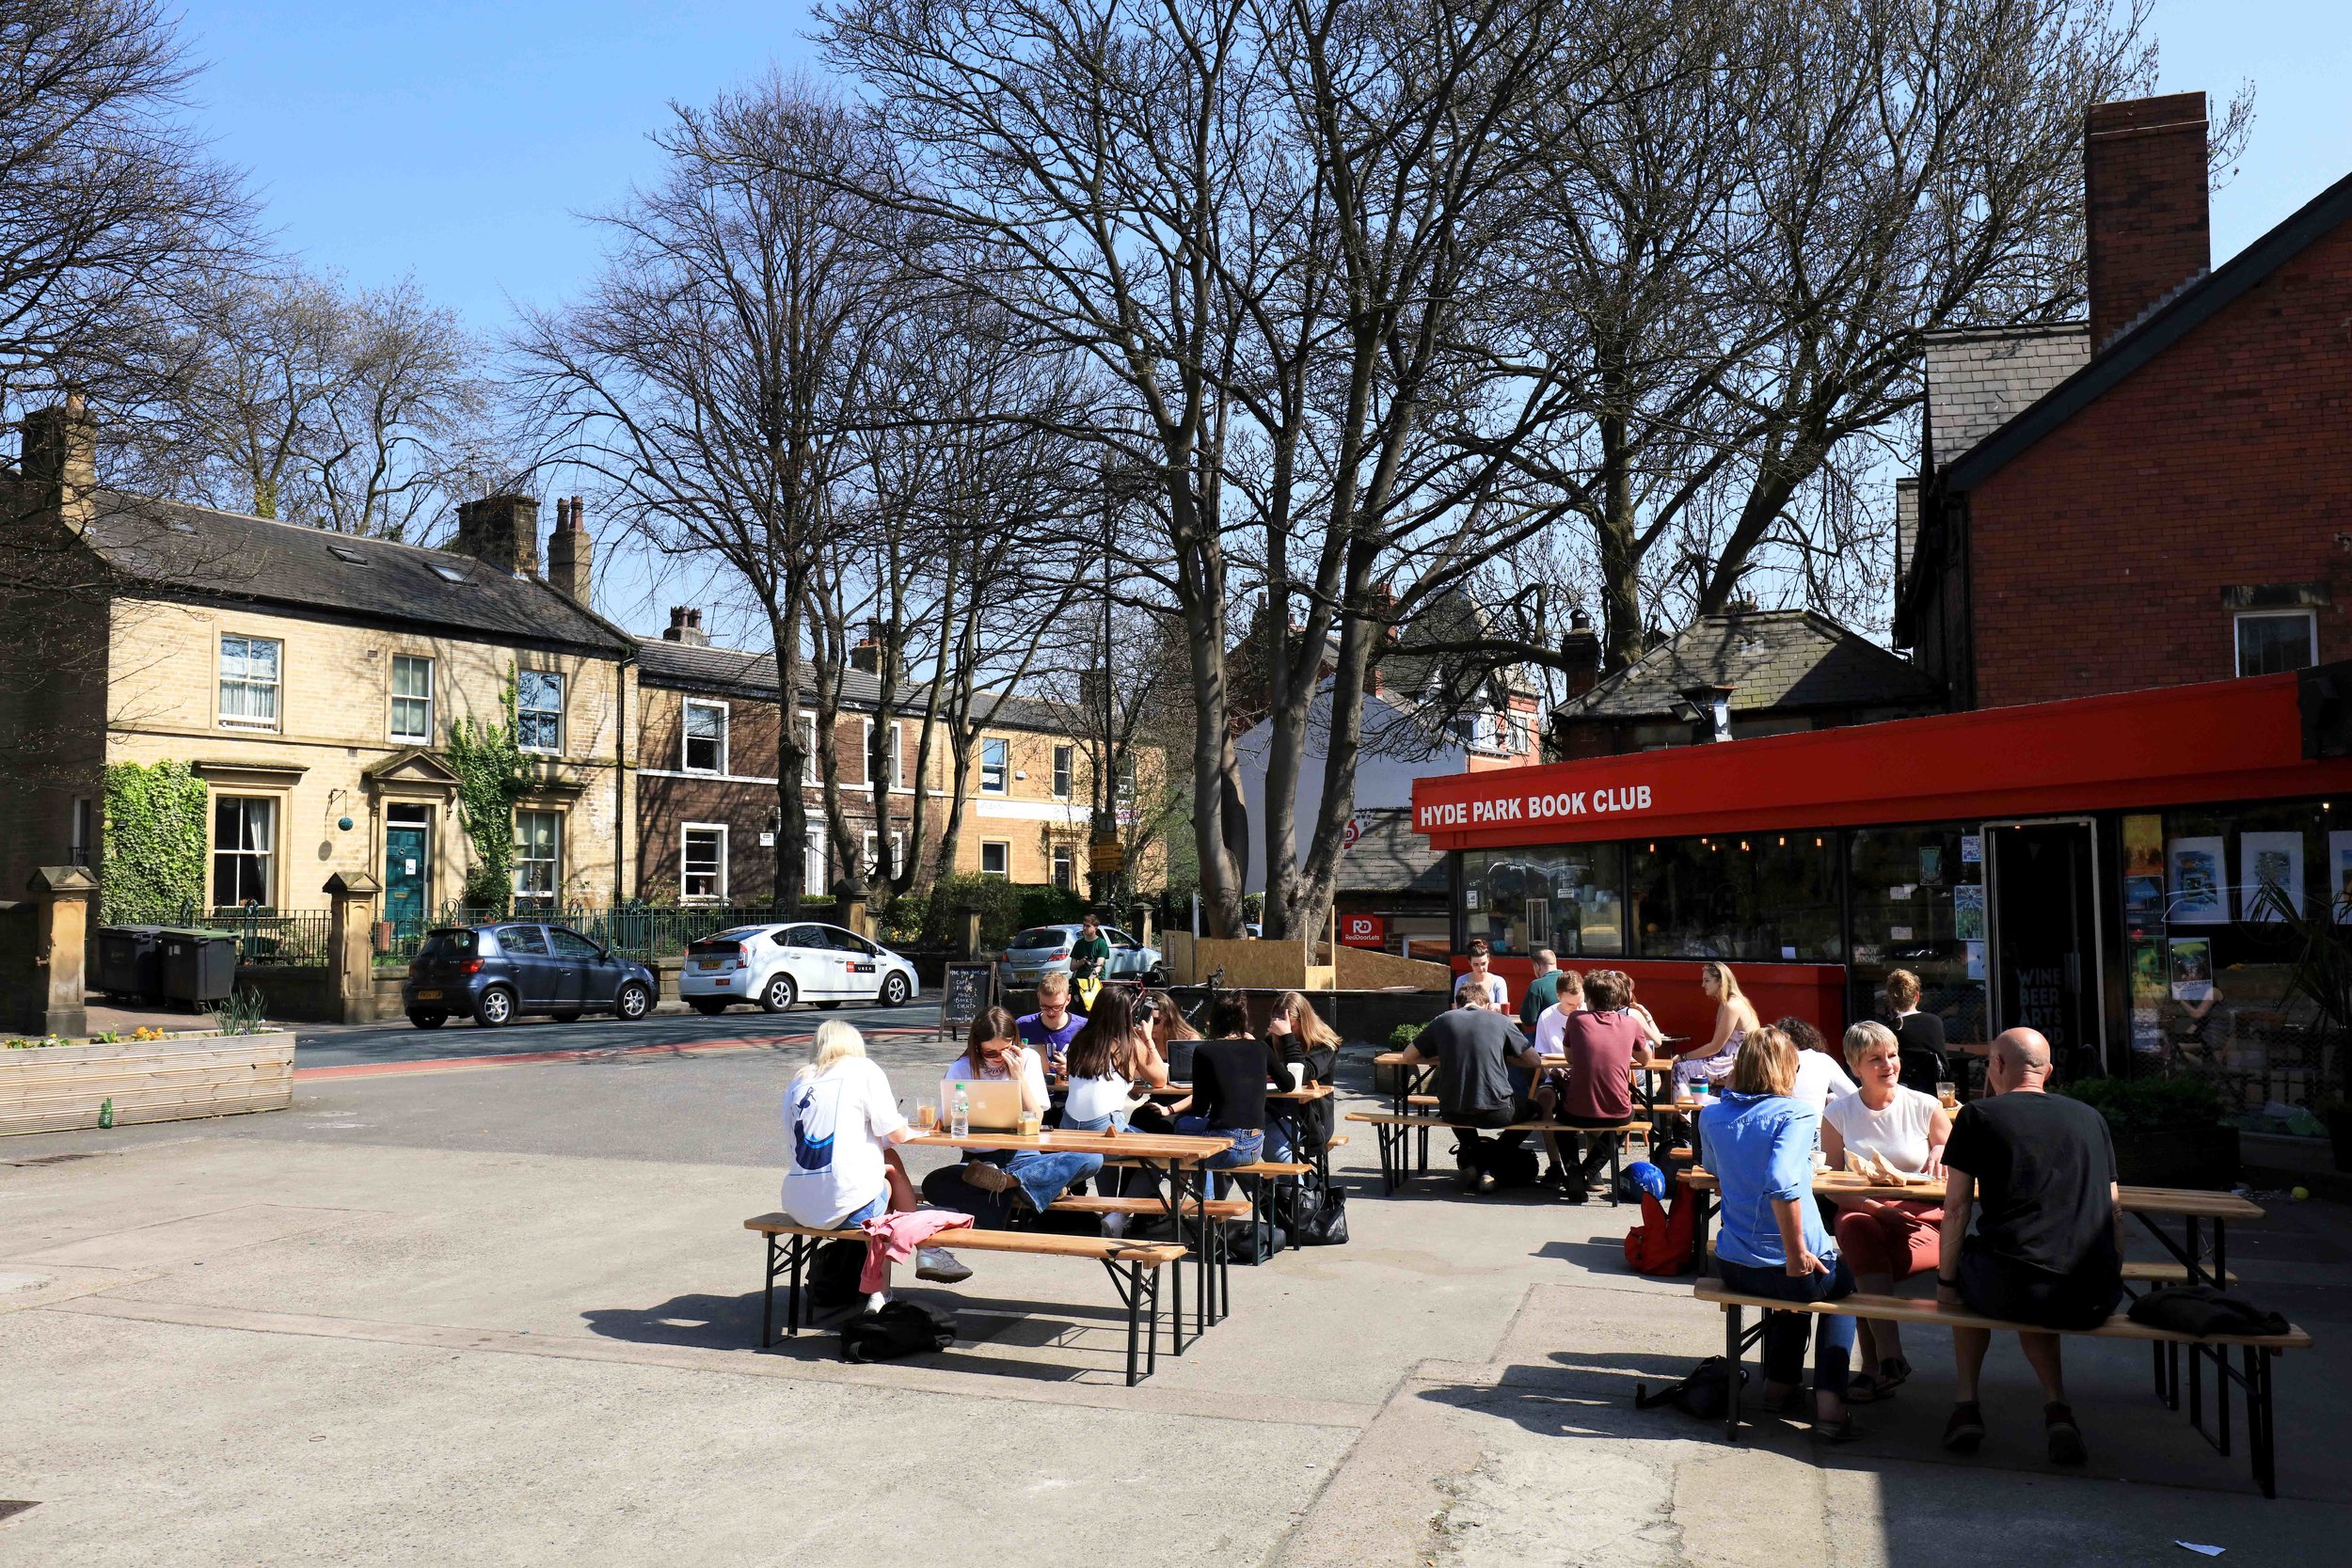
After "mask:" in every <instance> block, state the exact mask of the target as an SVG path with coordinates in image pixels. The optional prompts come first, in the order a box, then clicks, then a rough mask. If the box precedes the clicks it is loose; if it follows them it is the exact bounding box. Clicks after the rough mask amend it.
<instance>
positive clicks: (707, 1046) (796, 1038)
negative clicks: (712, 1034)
mask: <svg viewBox="0 0 2352 1568" xmlns="http://www.w3.org/2000/svg"><path fill="white" fill-rule="evenodd" d="M860 1032H861V1033H862V1034H864V1035H865V1036H866V1037H867V1038H868V1039H891V1038H903V1037H907V1036H910V1035H917V1036H920V1035H936V1034H938V1033H939V1031H938V1030H937V1029H936V1028H932V1027H929V1026H925V1025H920V1024H906V1025H898V1026H894V1027H891V1028H886V1029H866V1030H862V1031H860ZM807 1039H808V1037H807V1036H806V1035H761V1036H757V1037H752V1038H748V1039H726V1040H675V1041H672V1042H670V1043H667V1044H663V1045H590V1046H580V1047H576V1048H574V1049H571V1050H565V1051H509V1052H505V1053H501V1054H498V1055H491V1056H430V1057H426V1058H424V1059H423V1060H421V1061H414V1062H348V1063H345V1064H343V1065H342V1066H340V1067H298V1068H296V1069H294V1076H295V1077H296V1078H306V1079H307V1078H383V1077H389V1076H390V1075H392V1074H394V1073H412V1072H476V1071H479V1070H481V1069H484V1068H500V1067H543V1066H546V1065H547V1064H548V1063H551V1062H605V1061H613V1060H617V1059H622V1058H628V1057H642V1056H711V1055H719V1054H723V1053H726V1052H731V1051H767V1050H773V1049H774V1048H776V1047H777V1046H781V1045H799V1044H803V1043H805V1042H806V1040H807Z"/></svg>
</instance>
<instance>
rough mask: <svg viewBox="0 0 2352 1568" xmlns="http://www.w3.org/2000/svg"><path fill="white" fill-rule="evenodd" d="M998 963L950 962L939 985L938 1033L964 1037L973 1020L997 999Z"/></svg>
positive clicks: (951, 1037) (953, 1038)
mask: <svg viewBox="0 0 2352 1568" xmlns="http://www.w3.org/2000/svg"><path fill="white" fill-rule="evenodd" d="M995 995H996V966H995V965H994V964H993V963H970V964H958V963H951V964H949V965H948V966H947V976H946V982H945V983H944V984H942V985H941V987H940V988H939V1033H940V1035H941V1036H942V1037H944V1038H946V1039H951V1040H955V1039H961V1038H963V1037H964V1036H966V1035H967V1034H969V1033H971V1029H972V1021H973V1020H974V1019H976V1018H977V1017H979V1016H980V1009H981V1008H983V1007H985V1006H988V1005H989V1004H990V1003H991V1002H993V1001H994V1000H995Z"/></svg>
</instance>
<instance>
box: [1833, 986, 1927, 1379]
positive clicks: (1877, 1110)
mask: <svg viewBox="0 0 2352 1568" xmlns="http://www.w3.org/2000/svg"><path fill="white" fill-rule="evenodd" d="M1846 1064H1847V1065H1848V1066H1849V1067H1851V1068H1852V1069H1853V1073H1854V1080H1855V1084H1856V1087H1855V1089H1854V1092H1853V1093H1851V1094H1850V1095H1847V1096H1846V1097H1845V1098H1844V1099H1842V1100H1835V1101H1831V1102H1830V1105H1829V1108H1828V1109H1827V1110H1826V1111H1824V1112H1822V1113H1821V1152H1822V1153H1823V1154H1825V1155H1827V1156H1828V1158H1829V1164H1830V1168H1831V1169H1832V1170H1843V1169H1845V1168H1846V1156H1847V1155H1848V1154H1849V1153H1852V1154H1855V1155H1858V1156H1862V1157H1864V1158H1868V1157H1871V1156H1876V1157H1877V1158H1879V1159H1883V1160H1884V1161H1885V1162H1886V1163H1887V1164H1890V1165H1892V1166H1894V1167H1895V1169H1897V1170H1898V1171H1900V1172H1901V1173H1903V1174H1904V1175H1906V1176H1916V1177H1920V1178H1922V1179H1924V1180H1930V1181H1940V1180H1943V1177H1944V1143H1945V1140H1946V1139H1947V1138H1949V1137H1950V1136H1951V1135H1952V1123H1951V1118H1950V1117H1947V1116H1946V1115H1945V1114H1944V1107H1943V1106H1941V1105H1939V1104H1937V1103H1936V1101H1935V1097H1934V1096H1933V1095H1926V1094H1921V1093H1920V1092H1919V1091H1918V1090H1917V1089H1910V1088H1905V1087H1904V1086H1903V1085H1902V1083H1901V1078H1902V1049H1901V1047H1900V1045H1899V1043H1898V1042H1897V1041H1896V1038H1895V1031H1894V1030H1892V1029H1889V1028H1888V1027H1887V1026H1886V1025H1885V1024H1883V1023H1875V1022H1873V1023H1857V1024H1855V1025H1854V1026H1853V1027H1852V1028H1851V1029H1849V1030H1847V1031H1846ZM1838 1206H1839V1207H1840V1208H1841V1209H1843V1210H1844V1211H1845V1212H1843V1213H1841V1214H1839V1215H1838V1216H1837V1247H1838V1251H1839V1252H1840V1253H1842V1254H1843V1255H1844V1257H1845V1259H1846V1265H1847V1267H1849V1268H1851V1270H1852V1271H1853V1276H1854V1283H1855V1284H1856V1285H1857V1286H1858V1287H1859V1288H1860V1289H1862V1290H1863V1291H1867V1292H1871V1293H1875V1294H1879V1295H1883V1294H1885V1293H1886V1292H1888V1291H1892V1290H1893V1289H1894V1288H1895V1282H1896V1281H1897V1280H1900V1279H1908V1278H1910V1277H1911V1276H1912V1275H1915V1274H1924V1273H1927V1272H1929V1271H1931V1270H1932V1269H1934V1268H1935V1266H1936V1252H1937V1246H1938V1243H1939V1236H1938V1232H1939V1231H1940V1230H1941V1229H1942V1227H1943V1224H1944V1206H1943V1205H1942V1204H1941V1203H1937V1202H1926V1201H1918V1200H1910V1201H1903V1200H1897V1201H1892V1202H1889V1201H1886V1200H1883V1199H1880V1198H1874V1197H1871V1196H1868V1195H1867V1193H1850V1194H1844V1195H1841V1196H1840V1197H1839V1198H1838ZM1860 1348H1861V1352H1862V1366H1863V1371H1862V1374H1861V1375H1860V1376H1859V1377H1857V1378H1855V1379H1854V1381H1853V1386H1852V1388H1851V1390H1850V1391H1849V1393H1848V1394H1847V1398H1848V1399H1850V1400H1857V1401H1869V1400H1883V1399H1890V1398H1892V1397H1893V1396H1894V1392H1895V1390H1896V1388H1897V1387H1899V1386H1900V1385H1901V1384H1902V1382H1903V1380H1904V1379H1905V1378H1908V1377H1909V1376H1910V1375H1911V1363H1910V1362H1908V1361H1906V1360H1904V1359H1903V1341H1902V1331H1901V1330H1900V1329H1899V1328H1898V1327H1897V1326H1896V1325H1895V1324H1893V1323H1873V1322H1871V1321H1870V1320H1868V1319H1867V1318H1865V1319H1863V1320H1862V1325H1861V1343H1860Z"/></svg>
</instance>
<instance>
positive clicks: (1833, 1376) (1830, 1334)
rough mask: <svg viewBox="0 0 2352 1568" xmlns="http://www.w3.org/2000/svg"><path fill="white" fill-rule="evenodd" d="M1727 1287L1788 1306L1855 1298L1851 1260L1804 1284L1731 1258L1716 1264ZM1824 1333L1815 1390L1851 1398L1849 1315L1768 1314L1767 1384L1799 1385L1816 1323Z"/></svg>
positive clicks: (1816, 1344)
mask: <svg viewBox="0 0 2352 1568" xmlns="http://www.w3.org/2000/svg"><path fill="white" fill-rule="evenodd" d="M1715 1270H1716V1272H1717V1273H1718V1274H1720V1275H1723V1281H1724V1284H1726V1285H1728V1286H1730V1287H1731V1288H1732V1289H1733V1290H1735V1291H1739V1292H1740V1294H1741V1295H1746V1296H1778V1297H1779V1298H1781V1299H1782V1300H1783V1301H1835V1300H1836V1299H1837V1298H1838V1297H1839V1296H1850V1295H1851V1294H1853V1291H1854V1283H1853V1275H1851V1274H1850V1273H1848V1272H1847V1269H1846V1264H1845V1260H1844V1259H1837V1260H1836V1261H1834V1262H1832V1263H1831V1264H1830V1272H1829V1273H1827V1274H1809V1275H1805V1276H1804V1278H1802V1279H1799V1278H1797V1277H1796V1276H1794V1275H1791V1274H1789V1273H1788V1271H1787V1270H1786V1269H1782V1268H1777V1267H1775V1268H1766V1269H1759V1268H1753V1267H1751V1266H1749V1265H1748V1264H1745V1263H1735V1262H1733V1261H1732V1260H1731V1259H1728V1258H1718V1259H1715ZM1817 1319H1818V1320H1819V1321H1820V1333H1819V1334H1818V1335H1816V1336H1814V1340H1813V1391H1814V1392H1815V1393H1817V1394H1835V1395H1836V1397H1837V1398H1839V1399H1841V1400H1842V1399H1844V1398H1845V1397H1846V1374H1847V1372H1848V1371H1849V1370H1851V1361H1852V1359H1853V1333H1854V1329H1853V1320H1852V1319H1851V1318H1849V1317H1846V1316H1844V1315H1843V1314H1836V1315H1832V1314H1829V1313H1817V1312H1768V1313H1766V1314H1765V1316H1764V1380H1765V1381H1766V1382H1767V1383H1786V1384H1791V1385H1793V1384H1795V1383H1797V1382H1799V1381H1800V1380H1801V1379H1802V1378H1803V1377H1804V1341H1805V1338H1806V1336H1807V1334H1808V1333H1810V1332H1811V1331H1812V1328H1813V1326H1814V1323H1815V1320H1817Z"/></svg>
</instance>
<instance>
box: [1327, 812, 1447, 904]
mask: <svg viewBox="0 0 2352 1568" xmlns="http://www.w3.org/2000/svg"><path fill="white" fill-rule="evenodd" d="M1363 816H1364V817H1365V822H1364V828H1363V832H1361V833H1360V834H1359V835H1358V837H1357V839H1356V842H1355V843H1353V844H1351V845H1349V846H1348V847H1346V848H1344V849H1342V850H1341V851H1340V864H1339V871H1338V883H1337V887H1338V891H1340V892H1342V893H1434V894H1437V895H1439V896H1441V897H1442V896H1446V895H1450V894H1451V893H1452V892H1453V886H1454V884H1453V882H1452V880H1451V879H1449V878H1448V877H1447V875H1446V868H1445V852H1444V851H1443V850H1441V849H1433V848H1431V847H1429V840H1428V839H1426V838H1424V837H1422V835H1421V834H1419V833H1417V832H1413V814H1412V811H1411V809H1410V808H1404V809H1399V810H1395V811H1367V812H1365V813H1364V814H1363Z"/></svg>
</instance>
